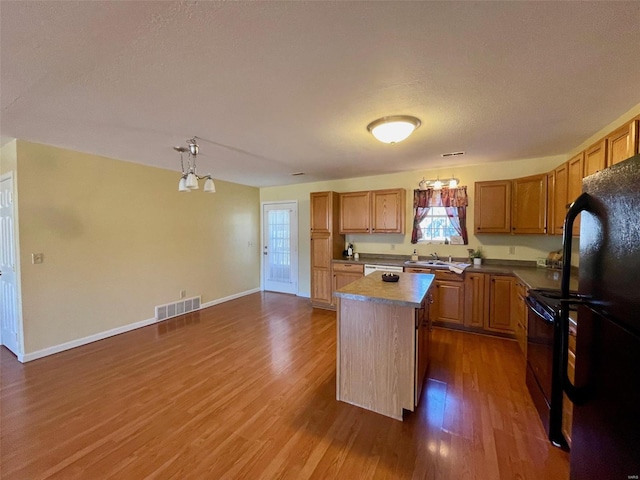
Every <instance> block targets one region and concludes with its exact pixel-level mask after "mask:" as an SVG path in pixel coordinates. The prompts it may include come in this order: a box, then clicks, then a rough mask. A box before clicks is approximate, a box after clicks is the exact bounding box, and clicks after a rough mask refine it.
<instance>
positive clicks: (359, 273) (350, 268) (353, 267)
mask: <svg viewBox="0 0 640 480" xmlns="http://www.w3.org/2000/svg"><path fill="white" fill-rule="evenodd" d="M362 277H364V266H363V265H360V264H357V263H334V264H333V283H332V284H333V291H334V292H335V291H336V290H339V289H340V288H342V287H344V286H346V285H349V284H350V283H351V282H354V281H356V280H359V279H361V278H362Z"/></svg>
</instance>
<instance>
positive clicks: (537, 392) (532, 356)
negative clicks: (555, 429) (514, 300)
mask: <svg viewBox="0 0 640 480" xmlns="http://www.w3.org/2000/svg"><path fill="white" fill-rule="evenodd" d="M527 303H529V302H527ZM528 316H529V317H528V320H529V325H528V334H527V387H528V389H529V393H530V394H531V398H532V399H533V403H534V404H535V406H536V409H537V410H538V413H539V415H540V419H541V420H542V424H543V426H544V429H545V430H546V432H547V434H548V435H549V434H550V431H549V426H550V422H551V417H550V409H551V395H552V386H553V343H554V323H553V322H549V320H547V319H546V318H543V317H542V316H541V315H540V314H538V312H536V310H535V309H534V308H532V307H531V305H530V304H529V308H528Z"/></svg>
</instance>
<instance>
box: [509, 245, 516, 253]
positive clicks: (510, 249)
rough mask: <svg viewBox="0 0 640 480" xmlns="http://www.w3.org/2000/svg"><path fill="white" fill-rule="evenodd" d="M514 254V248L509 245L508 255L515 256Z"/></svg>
mask: <svg viewBox="0 0 640 480" xmlns="http://www.w3.org/2000/svg"><path fill="white" fill-rule="evenodd" d="M515 254H516V247H515V246H514V245H511V246H510V247H509V255H515Z"/></svg>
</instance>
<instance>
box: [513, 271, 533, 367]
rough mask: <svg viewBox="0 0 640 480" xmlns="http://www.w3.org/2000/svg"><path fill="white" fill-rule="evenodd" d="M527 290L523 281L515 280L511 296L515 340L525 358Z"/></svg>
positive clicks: (527, 325) (527, 323) (527, 324)
mask: <svg viewBox="0 0 640 480" xmlns="http://www.w3.org/2000/svg"><path fill="white" fill-rule="evenodd" d="M528 290H529V289H528V288H527V286H526V285H525V284H524V283H523V282H521V281H520V280H516V288H515V290H514V298H513V307H514V311H513V314H512V315H513V317H514V323H515V325H516V332H515V334H516V340H517V341H518V346H519V347H520V350H521V351H522V355H523V356H524V358H525V360H526V358H527V331H528V328H529V321H528V313H529V310H528V308H527V295H528Z"/></svg>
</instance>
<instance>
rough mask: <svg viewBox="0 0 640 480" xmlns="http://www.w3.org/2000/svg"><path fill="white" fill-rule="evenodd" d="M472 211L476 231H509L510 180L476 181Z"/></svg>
mask: <svg viewBox="0 0 640 480" xmlns="http://www.w3.org/2000/svg"><path fill="white" fill-rule="evenodd" d="M473 212H474V220H473V223H474V227H475V232H476V233H509V232H511V180H497V181H493V182H476V184H475V206H474V211H473Z"/></svg>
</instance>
